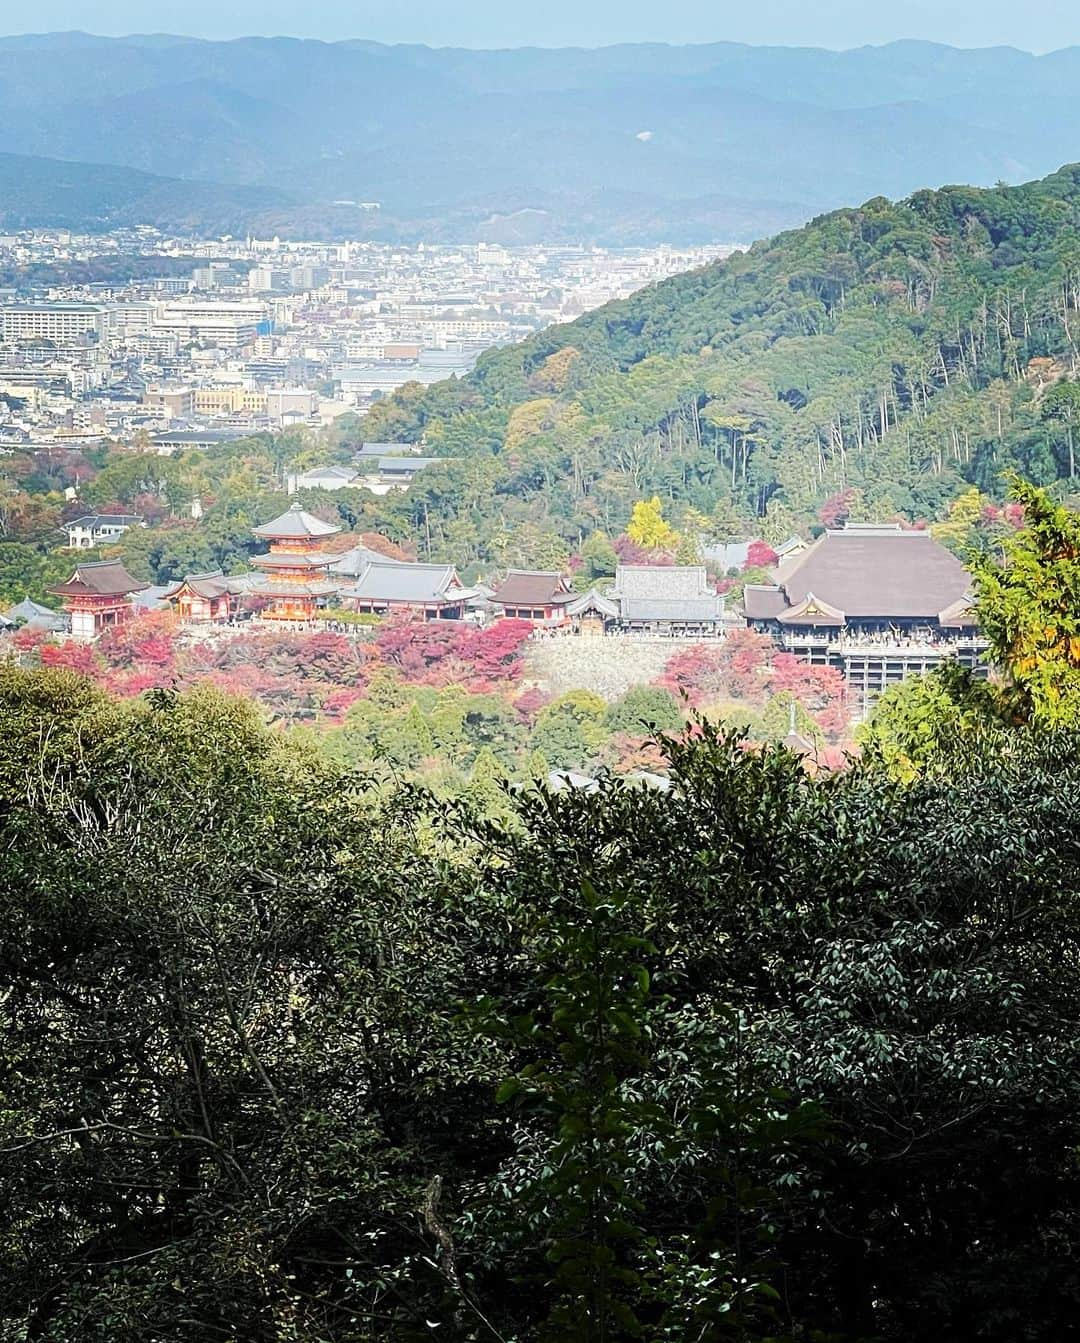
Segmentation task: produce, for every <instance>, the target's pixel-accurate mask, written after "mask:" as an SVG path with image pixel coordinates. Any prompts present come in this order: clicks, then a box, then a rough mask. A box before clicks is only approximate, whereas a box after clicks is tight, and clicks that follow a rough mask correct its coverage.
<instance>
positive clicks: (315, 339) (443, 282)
mask: <svg viewBox="0 0 1080 1343" xmlns="http://www.w3.org/2000/svg"><path fill="white" fill-rule="evenodd" d="M729 250H731V249H729V248H724V247H698V248H688V249H682V250H678V249H673V248H670V247H655V248H648V249H640V248H639V249H628V250H611V249H599V248H584V247H566V246H563V247H520V248H509V247H502V246H491V245H485V244H483V243H480V244H477V245H468V246H464V245H463V246H460V247H450V246H439V247H435V246H423V245H420V246H417V247H394V246H384V245H377V244H370V243H346V244H335V245H324V244H320V243H317V242H282V241H279V240H277V239H274V240H271V241H257V240H252V239H248V240H240V239H231V238H228V239H220V240H216V241H214V240H205V239H198V240H194V241H192V240H180V239H175V238H166V237H163V236H161V235H159V234H157V233H155V232H154V231H153V230H151V229H145V228H141V229H133V230H128V231H124V232H118V233H114V234H109V235H104V236H92V237H91V236H85V237H83V236H77V235H72V234H70V233H67V232H65V231H60V230H53V231H36V232H28V233H19V234H11V235H6V236H3V237H0V271H6V272H7V273H9V274H12V275H16V276H17V277H19V278H18V279H17V280H16V281H15V282H14V283H11V284H10V285H9V287H7V288H4V287H2V286H0V446H2V445H3V444H5V443H7V444H9V445H17V444H26V443H31V442H40V441H50V440H53V439H58V440H64V441H69V442H70V441H77V442H80V443H86V442H96V441H104V440H106V439H111V440H116V441H120V442H130V441H135V440H138V441H140V442H142V443H143V444H144V445H145V443H146V442H147V441H149V442H150V443H152V444H153V445H155V446H156V447H158V449H159V450H160V451H161V452H163V453H171V452H174V451H178V450H180V449H182V448H185V447H191V446H196V445H197V446H203V445H210V446H212V444H213V442H214V441H215V439H214V437H213V436H220V437H219V438H218V439H217V440H216V441H228V436H230V435H233V436H239V435H241V434H244V433H251V432H255V431H260V430H276V429H284V428H289V427H292V426H297V425H301V426H303V425H308V426H318V425H321V424H327V423H330V422H331V421H332V420H333V419H335V418H336V417H337V416H339V415H341V414H344V413H346V412H348V411H363V410H365V409H367V408H368V407H370V406H371V405H372V404H373V403H374V402H375V401H377V400H379V399H381V398H383V397H386V396H389V395H391V394H392V393H393V392H394V391H396V390H397V388H399V387H401V386H403V385H404V384H405V383H407V382H417V383H420V384H425V385H427V384H431V383H435V382H439V381H441V380H442V379H444V378H448V377H452V376H458V377H460V376H463V375H464V374H466V373H468V372H469V371H470V370H471V369H472V367H473V365H474V364H475V362H476V360H477V358H478V357H479V355H480V354H481V353H482V352H483V351H484V350H485V349H488V348H489V347H491V346H493V345H501V344H506V343H508V342H511V341H514V340H518V339H520V338H522V337H524V336H527V335H528V334H529V333H530V332H533V331H536V330H538V329H540V328H542V327H544V326H547V325H549V324H550V323H553V322H561V321H568V320H571V319H573V318H575V317H577V316H580V315H581V314H582V313H583V312H586V311H588V310H589V309H591V308H595V307H597V306H599V305H600V304H602V303H605V302H607V301H608V300H610V299H614V298H621V297H625V296H627V295H629V294H630V293H632V292H633V291H635V290H638V289H641V288H642V287H643V286H645V285H648V284H651V283H653V282H655V281H658V280H661V279H663V278H664V277H666V276H668V275H672V274H674V273H676V272H678V271H684V270H687V269H689V268H691V267H694V266H697V265H701V264H703V263H705V262H707V261H709V260H711V259H713V258H715V257H716V256H718V255H723V254H724V253H725V252H726V251H729ZM157 270H159V272H160V273H155V271H157ZM76 275H78V276H79V277H80V278H79V279H78V280H76V279H74V278H73V277H74V276H76ZM82 277H85V278H82ZM372 474H373V475H375V476H376V477H379V479H377V480H376V481H375V485H377V486H378V487H379V488H380V489H383V490H386V489H393V488H399V487H400V483H401V482H400V480H399V479H398V480H395V478H394V472H393V470H392V469H391V470H389V471H387V469H386V468H380V467H375V468H373V473H372ZM387 477H389V478H387ZM373 488H374V486H373Z"/></svg>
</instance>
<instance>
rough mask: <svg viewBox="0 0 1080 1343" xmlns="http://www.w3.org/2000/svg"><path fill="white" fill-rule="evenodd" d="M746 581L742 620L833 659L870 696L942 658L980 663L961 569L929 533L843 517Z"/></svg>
mask: <svg viewBox="0 0 1080 1343" xmlns="http://www.w3.org/2000/svg"><path fill="white" fill-rule="evenodd" d="M775 580H776V581H775V582H774V583H771V584H748V585H747V587H746V589H745V591H744V594H743V607H744V610H745V614H746V623H747V625H749V626H750V627H751V628H752V629H756V630H761V631H763V632H764V633H768V634H771V635H772V637H773V638H774V639H775V641H776V643H777V644H778V646H779V647H781V648H782V649H784V651H785V652H789V653H794V654H795V655H796V656H797V657H800V658H803V659H804V660H805V661H807V662H811V663H816V664H817V665H819V666H821V665H824V666H832V667H838V668H840V669H841V670H842V671H843V672H844V675H845V677H846V678H847V681H848V684H849V685H850V686H851V687H852V689H854V690H858V691H861V692H862V693H863V695H864V697H865V698H868V699H872V698H873V697H874V696H875V695H877V694H880V693H881V691H883V690H885V689H886V688H887V687H888V686H890V685H895V684H897V683H898V682H900V681H902V680H903V679H904V678H905V677H907V676H910V675H912V674H914V673H917V672H925V671H929V670H931V669H932V668H933V667H936V666H938V665H939V664H940V663H941V662H943V661H944V660H945V659H946V658H952V659H955V660H956V661H958V662H959V663H960V664H961V665H962V666H966V667H972V668H980V667H981V666H982V655H983V652H984V651H985V647H986V645H985V641H984V640H982V639H981V638H980V637H979V632H978V627H977V623H976V620H975V617H974V614H973V611H972V603H971V595H970V587H971V578H970V575H969V574H968V572H967V570H966V569H965V568H964V566H963V565H962V564H961V563H960V561H959V560H958V559H957V558H956V556H955V555H953V554H951V553H950V552H949V551H947V550H946V549H945V548H944V547H943V546H940V545H938V543H937V542H936V541H935V540H934V538H933V537H932V536H931V535H930V533H929V532H926V531H917V530H914V529H907V528H903V527H901V526H900V525H899V524H885V525H882V524H878V523H874V524H869V523H867V524H859V523H856V524H849V525H848V526H847V527H844V528H843V529H838V530H830V531H826V532H825V534H824V535H823V536H821V537H819V538H818V539H817V541H815V542H814V544H813V545H812V546H810V547H809V549H808V550H805V551H803V552H802V553H801V554H797V555H794V556H793V557H792V558H791V560H790V561H787V562H785V563H782V564H781V565H780V566H779V567H778V569H777V570H776V572H775Z"/></svg>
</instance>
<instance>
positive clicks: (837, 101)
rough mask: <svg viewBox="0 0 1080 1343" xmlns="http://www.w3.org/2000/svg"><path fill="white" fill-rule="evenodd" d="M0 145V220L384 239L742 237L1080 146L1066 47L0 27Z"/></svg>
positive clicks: (1078, 74)
mask: <svg viewBox="0 0 1080 1343" xmlns="http://www.w3.org/2000/svg"><path fill="white" fill-rule="evenodd" d="M0 151H5V152H7V153H8V154H13V155H20V156H23V157H24V161H23V162H22V163H17V162H15V161H13V160H7V161H5V162H3V163H2V164H0V220H4V221H6V222H7V226H8V227H11V226H13V225H14V223H15V222H16V221H18V220H22V221H24V222H27V223H33V222H42V223H44V222H53V221H54V220H55V218H56V217H57V216H58V212H59V213H60V214H63V215H64V217H65V219H66V221H67V222H69V223H71V224H79V223H80V222H81V223H85V224H86V225H90V226H94V225H106V224H109V223H113V222H132V221H134V220H135V219H136V218H138V219H140V220H141V221H143V222H148V223H164V224H170V223H172V224H174V226H188V227H190V228H192V229H214V230H216V229H218V228H219V227H221V228H225V229H226V231H237V230H239V229H242V228H245V227H252V228H255V229H256V230H257V231H260V232H263V231H266V230H267V229H269V228H273V229H274V231H281V232H294V233H295V232H300V231H310V230H312V229H318V230H320V231H322V232H325V233H333V234H337V235H346V236H347V235H355V236H375V237H385V238H399V239H402V240H412V239H419V238H427V239H430V240H438V239H443V240H447V241H451V240H455V241H456V240H473V239H488V240H502V241H507V242H514V241H549V240H550V241H555V240H563V239H571V238H573V239H583V240H586V241H589V240H595V241H604V242H612V243H618V242H623V243H631V242H635V243H639V242H656V241H664V240H667V241H672V242H691V241H704V240H715V239H725V240H750V239H752V238H755V237H758V236H761V235H764V234H768V233H771V232H773V231H775V230H776V229H778V228H782V227H785V226H788V225H794V224H798V223H800V222H802V221H803V220H805V219H806V218H808V217H810V216H813V215H816V214H818V213H821V212H822V211H825V210H828V209H831V208H833V207H835V206H837V205H839V204H841V203H843V202H846V201H850V200H853V199H865V198H867V197H870V196H874V195H879V194H882V195H889V196H904V195H906V194H908V193H909V192H911V191H913V190H915V189H917V188H919V187H923V186H938V185H941V184H943V183H948V182H964V183H972V184H991V183H993V182H995V181H998V180H1004V181H1013V182H1015V181H1019V180H1025V179H1028V178H1031V177H1035V176H1039V175H1042V174H1044V173H1046V172H1048V171H1050V170H1051V169H1053V168H1054V167H1055V166H1056V165H1058V164H1059V163H1061V162H1063V161H1069V160H1074V159H1076V158H1078V157H1080V48H1069V49H1067V50H1064V51H1059V52H1055V53H1052V54H1050V55H1046V56H1039V57H1036V56H1032V55H1029V54H1027V53H1024V52H1020V51H1016V50H1014V49H1012V48H990V49H980V50H970V51H967V50H957V49H955V48H952V47H943V46H936V45H933V44H929V43H920V42H901V43H893V44H891V45H889V46H884V47H863V48H859V49H858V50H853V51H847V52H833V51H822V50H817V49H813V48H784V47H747V46H741V45H738V44H734V43H717V44H714V45H708V46H687V47H668V46H660V45H652V44H642V45H625V46H615V47H606V48H600V49H598V50H577V49H568V50H562V51H552V50H540V49H522V50H505V51H464V50H454V49H439V50H432V49H430V48H427V47H417V46H393V47H390V46H380V45H378V44H376V43H371V42H363V41H354V42H338V43H323V42H312V41H298V40H294V39H290V38H247V39H243V40H239V41H233V42H205V41H196V40H193V39H188V38H179V37H166V36H149V37H128V38H115V39H113V38H99V37H93V36H89V35H87V34H83V33H61V34H48V35H44V36H40V37H17V38H15V37H12V38H2V39H0ZM25 159H34V160H38V162H36V163H29V162H25ZM49 160H64V161H73V162H76V163H80V164H99V163H108V164H109V165H112V167H114V168H123V169H129V170H137V173H139V174H149V175H150V176H137V175H129V176H127V177H124V176H122V175H119V174H116V173H112V174H108V175H106V174H104V173H101V172H96V171H84V170H82V169H80V170H79V171H77V172H75V173H72V172H71V171H68V170H66V169H65V170H61V169H60V167H59V166H58V165H57V164H56V163H55V162H52V163H50V162H48V161H49ZM181 180H182V182H185V183H199V184H200V185H199V187H198V189H193V188H191V187H190V186H185V185H178V182H180V181H181ZM54 183H55V190H54V186H53V184H54ZM24 191H25V193H26V195H25V198H24V197H23V196H22V194H21V193H22V192H24ZM341 202H361V203H362V202H379V204H380V209H379V210H378V211H361V210H359V209H358V208H357V205H356V204H341Z"/></svg>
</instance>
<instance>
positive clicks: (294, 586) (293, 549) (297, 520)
mask: <svg viewBox="0 0 1080 1343" xmlns="http://www.w3.org/2000/svg"><path fill="white" fill-rule="evenodd" d="M253 531H254V533H255V535H256V536H258V537H261V538H262V539H263V540H266V541H269V542H270V550H269V553H268V554H266V555H256V556H254V557H253V558H252V561H251V563H252V564H253V565H254V567H255V568H256V569H259V570H261V571H262V576H261V579H260V582H259V583H258V585H257V586H253V587H252V588H251V593H252V595H253V596H256V597H265V598H268V599H269V600H268V605H267V607H266V610H265V611H263V616H264V617H265V618H266V619H268V620H314V619H315V613H316V611H317V609H318V606H319V603H320V601H325V599H326V598H327V597H332V596H333V595H334V594H335V593H336V592H338V591H339V589H340V588H341V587H342V586H343V583H342V581H341V580H340V579H338V580H336V581H335V580H334V579H331V578H330V577H328V571H329V569H330V566H331V565H332V564H333V563H334V561H335V560H336V559H337V558H338V557H337V555H334V554H330V553H327V552H326V551H324V550H322V549H321V547H322V545H323V544H324V543H325V542H326V540H327V539H328V538H329V537H331V536H335V535H336V534H337V533H338V532H340V531H341V528H340V527H336V526H334V524H333V523H330V522H323V520H322V518H317V517H315V516H314V514H312V513H307V512H305V510H304V509H303V508H301V507H300V505H299V504H298V503H297V504H293V505H292V507H291V508H289V509H287V510H286V511H285V512H284V513H282V515H281V516H280V517H278V518H274V520H273V521H272V522H266V523H264V524H263V525H262V526H261V527H255V528H253Z"/></svg>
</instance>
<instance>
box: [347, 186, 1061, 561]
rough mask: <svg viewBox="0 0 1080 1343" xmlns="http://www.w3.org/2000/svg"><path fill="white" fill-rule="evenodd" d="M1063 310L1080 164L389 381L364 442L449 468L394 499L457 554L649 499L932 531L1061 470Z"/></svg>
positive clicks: (591, 525) (555, 540) (862, 218)
mask: <svg viewBox="0 0 1080 1343" xmlns="http://www.w3.org/2000/svg"><path fill="white" fill-rule="evenodd" d="M1078 306H1080V166H1076V165H1073V166H1070V167H1066V168H1063V169H1061V171H1059V172H1057V173H1055V174H1054V175H1053V176H1051V177H1048V178H1046V179H1045V180H1043V181H1040V182H1034V183H1030V184H1028V185H1026V186H1022V187H1001V188H994V189H990V190H976V189H974V188H968V187H950V188H947V189H945V190H942V191H925V192H919V193H918V194H916V195H915V196H912V197H911V198H910V199H908V200H905V201H902V202H899V203H895V204H894V203H890V202H889V201H886V200H884V199H881V198H878V199H875V200H871V201H868V202H867V203H866V204H865V205H863V206H861V207H859V208H857V209H846V210H840V211H837V212H836V213H834V214H830V215H827V216H824V217H822V218H820V219H817V220H814V221H813V222H812V223H811V224H809V225H807V226H806V227H805V228H802V229H799V230H796V231H794V232H789V233H784V234H781V235H780V236H779V237H777V238H775V239H772V240H771V241H768V242H762V243H759V244H757V245H755V246H754V247H753V248H751V249H750V250H749V251H748V252H746V253H743V254H739V255H736V256H733V257H732V258H730V259H729V260H727V261H725V262H722V263H720V264H717V265H715V266H712V267H709V268H707V269H704V270H701V271H697V272H694V273H691V274H687V275H683V276H677V277H675V278H674V279H671V280H668V281H665V282H663V283H661V284H659V285H657V286H655V287H653V288H650V289H646V290H644V291H642V292H641V293H639V294H637V295H635V296H634V297H632V298H630V299H628V300H626V301H623V302H619V303H614V304H610V305H608V306H607V307H604V308H602V309H599V310H598V311H596V312H593V313H590V314H588V315H587V316H585V317H583V318H581V319H580V320H579V321H576V322H574V323H572V324H570V325H566V326H562V327H556V328H551V329H549V330H547V331H545V332H542V333H541V334H539V335H537V336H535V337H533V338H531V339H530V340H528V341H526V342H524V343H523V344H521V345H517V346H514V347H512V348H508V349H503V350H499V351H495V352H492V353H489V354H488V355H486V356H485V357H484V358H483V359H482V360H481V362H480V364H479V366H478V367H477V369H476V371H475V372H474V373H473V374H472V376H471V377H469V378H468V379H467V380H465V381H464V382H449V383H442V384H439V385H437V386H435V387H432V388H430V389H427V390H423V389H420V388H418V387H408V388H405V389H403V390H402V391H401V392H400V393H399V394H397V395H396V396H395V397H394V398H393V399H391V400H389V401H387V402H386V403H384V404H382V405H379V406H377V407H376V408H375V409H374V410H373V411H372V412H371V414H370V415H369V417H368V419H367V422H366V424H365V425H364V426H363V437H365V438H367V439H372V440H384V439H398V438H405V439H408V438H413V437H416V436H421V435H422V436H423V437H424V438H425V439H426V442H427V444H428V446H429V448H430V449H431V450H432V451H433V452H437V453H440V454H445V455H447V456H450V457H453V458H456V459H458V460H456V461H455V462H454V463H452V464H451V465H448V466H447V467H445V468H441V469H440V470H439V472H438V473H431V474H430V476H426V477H425V478H424V487H421V486H420V485H417V486H416V487H414V490H413V491H412V492H411V493H410V495H409V498H408V500H407V502H406V504H404V505H403V507H405V508H406V510H407V512H408V518H407V521H408V523H409V524H410V525H412V526H414V527H417V528H421V529H423V530H425V531H426V532H429V533H430V534H432V535H433V537H434V544H435V546H436V548H441V549H442V550H443V551H444V552H445V553H446V554H447V555H449V556H452V557H453V558H455V559H457V560H459V561H461V560H463V559H464V558H466V557H478V558H481V559H489V558H491V557H492V554H493V549H492V548H493V545H496V544H497V543H498V541H499V538H500V537H501V536H503V535H504V534H505V533H506V532H507V531H508V530H510V529H513V528H515V527H516V528H521V527H522V526H523V525H529V526H531V527H532V528H533V529H534V530H535V529H538V530H539V532H540V534H542V535H543V536H546V537H547V538H548V540H549V542H551V543H552V544H554V545H555V546H556V547H557V545H558V544H559V541H560V539H561V540H562V541H564V542H577V541H578V540H579V539H580V537H581V536H583V535H585V534H587V533H589V532H591V531H593V530H594V529H600V530H603V531H606V532H608V533H611V534H615V533H616V532H618V531H619V530H620V529H621V528H622V526H623V525H624V524H625V522H626V518H627V516H628V515H629V512H630V508H631V505H632V502H633V501H634V500H635V499H639V498H641V497H642V496H649V495H652V494H654V493H655V494H658V495H660V496H661V498H662V499H668V500H671V501H673V503H674V505H675V511H676V512H679V511H682V512H683V513H684V514H685V512H686V510H687V508H692V509H694V510H700V511H704V512H705V513H712V514H713V515H714V520H713V523H712V524H711V525H712V527H713V529H714V530H715V531H717V532H719V533H720V534H723V533H725V532H728V533H730V530H731V525H732V515H733V513H738V514H740V515H741V516H742V518H743V519H744V525H746V526H749V527H751V528H757V529H761V528H764V531H765V534H766V535H767V536H775V537H776V538H780V537H782V536H783V535H784V534H785V532H786V530H790V528H791V526H792V525H794V524H795V523H797V522H800V521H801V522H808V521H811V520H814V519H815V518H816V515H817V512H818V510H819V509H820V507H821V505H822V504H823V502H824V501H825V500H826V499H827V498H828V497H829V496H832V495H836V494H837V493H839V492H843V491H854V492H855V493H854V494H853V495H849V496H848V497H847V506H848V507H849V508H851V509H852V510H853V511H854V510H861V511H862V513H863V514H864V515H865V516H870V517H876V516H892V515H893V514H894V513H896V512H898V511H899V512H900V513H902V514H904V515H906V516H907V517H909V518H911V519H919V518H928V519H932V518H934V517H935V516H940V515H941V513H942V512H943V510H944V508H945V506H946V504H947V502H948V501H949V500H951V499H952V498H954V497H955V496H956V495H957V494H958V493H959V492H961V491H962V490H963V489H964V488H965V483H968V484H970V483H975V484H977V485H979V486H980V487H981V488H982V489H984V490H985V491H986V492H988V493H990V494H993V495H1000V493H1001V486H1000V473H1001V471H1002V470H1003V468H1005V467H1007V466H1015V467H1016V468H1017V469H1019V470H1020V471H1021V472H1022V473H1023V474H1024V475H1025V476H1027V477H1028V478H1030V479H1033V480H1035V481H1036V482H1042V483H1052V482H1055V481H1058V480H1067V479H1069V478H1071V477H1072V476H1074V475H1075V470H1076V462H1075V445H1074V442H1073V437H1074V424H1075V423H1076V422H1077V421H1078V420H1080V406H1078V403H1080V387H1078V386H1077V385H1076V384H1074V383H1073V382H1071V381H1070V378H1071V376H1072V374H1073V373H1074V371H1075V365H1076V359H1077V346H1076V341H1077V337H1078V333H1080V311H1078ZM691 516H692V517H693V516H696V515H691ZM677 520H678V519H677ZM697 525H698V526H701V525H702V524H701V522H700V519H699V520H698V523H697ZM543 548H544V547H543V546H542V545H541V546H540V547H539V549H541V550H542V549H543ZM548 548H549V549H550V545H549V547H548Z"/></svg>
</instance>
